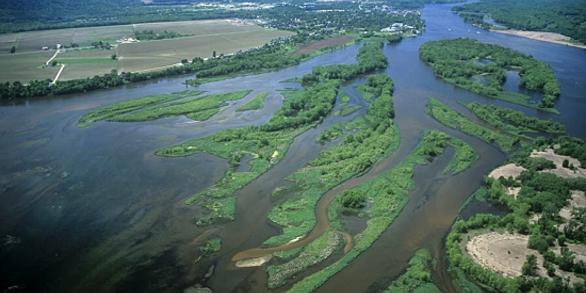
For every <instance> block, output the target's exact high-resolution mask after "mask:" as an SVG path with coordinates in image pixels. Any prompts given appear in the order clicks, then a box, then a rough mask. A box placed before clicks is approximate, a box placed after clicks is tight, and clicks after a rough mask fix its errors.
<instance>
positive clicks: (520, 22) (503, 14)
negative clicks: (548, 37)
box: [454, 0, 586, 43]
mask: <svg viewBox="0 0 586 293" xmlns="http://www.w3.org/2000/svg"><path fill="white" fill-rule="evenodd" d="M454 10H455V11H458V12H460V13H461V14H462V15H481V16H482V15H484V14H488V15H490V16H491V17H492V18H493V19H494V20H495V21H497V22H498V23H499V24H503V25H505V26H507V27H511V28H515V29H519V30H529V31H549V32H556V33H561V34H563V35H566V36H570V37H572V38H573V39H575V40H578V41H580V42H582V43H586V27H585V26H584V23H585V22H586V1H584V0H524V1H508V0H481V1H478V2H475V3H470V4H466V5H463V6H456V7H454ZM467 19H468V20H469V21H472V22H473V23H477V24H483V20H482V17H475V18H471V17H468V18H467Z"/></svg>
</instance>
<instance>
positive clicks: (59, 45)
mask: <svg viewBox="0 0 586 293" xmlns="http://www.w3.org/2000/svg"><path fill="white" fill-rule="evenodd" d="M55 47H56V48H57V49H61V47H63V46H62V45H61V44H57V45H55Z"/></svg>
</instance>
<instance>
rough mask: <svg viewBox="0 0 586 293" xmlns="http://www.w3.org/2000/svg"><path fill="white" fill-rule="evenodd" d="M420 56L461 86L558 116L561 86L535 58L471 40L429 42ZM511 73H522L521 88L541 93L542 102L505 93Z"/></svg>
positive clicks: (548, 67)
mask: <svg viewBox="0 0 586 293" xmlns="http://www.w3.org/2000/svg"><path fill="white" fill-rule="evenodd" d="M419 55H420V58H421V60H423V61H424V62H426V63H427V64H429V65H430V66H431V68H432V69H433V72H434V73H435V74H436V75H437V76H439V77H440V78H442V79H444V80H445V81H447V82H449V83H451V84H454V85H456V86H458V87H461V88H464V89H467V90H470V91H472V92H474V93H477V94H480V95H483V96H487V97H490V98H495V99H500V100H504V101H507V102H510V103H515V104H519V105H523V106H526V107H531V108H536V109H539V110H542V111H548V112H553V113H558V111H557V110H556V109H555V105H554V103H555V101H556V100H557V98H558V97H559V95H560V86H559V83H558V81H557V79H556V77H555V75H554V73H553V70H552V69H551V67H550V66H548V65H547V64H545V63H543V62H541V61H538V60H536V59H535V58H533V57H530V56H527V55H524V54H522V53H519V52H517V51H514V50H511V49H508V48H503V47H500V46H497V45H492V44H486V43H482V42H479V41H475V40H470V39H453V40H441V41H431V42H427V43H425V44H423V45H422V46H421V48H420V50H419ZM507 71H516V72H517V73H518V74H519V76H520V80H521V82H520V86H522V87H524V88H526V89H528V90H533V91H537V92H539V93H541V94H542V98H541V101H539V103H536V102H534V101H531V99H530V97H529V96H526V95H524V94H520V93H517V92H510V91H505V90H503V84H504V83H505V81H506V72H507Z"/></svg>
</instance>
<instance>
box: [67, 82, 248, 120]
mask: <svg viewBox="0 0 586 293" xmlns="http://www.w3.org/2000/svg"><path fill="white" fill-rule="evenodd" d="M249 93H250V91H246V90H244V91H238V92H231V93H222V94H213V95H207V96H203V97H198V95H200V94H201V92H199V91H186V92H180V93H175V94H165V95H159V96H148V97H144V98H140V99H135V100H131V101H128V102H121V103H116V104H113V105H111V106H106V107H102V108H98V109H96V110H94V111H92V112H90V113H87V114H85V115H83V116H82V117H81V118H80V120H79V123H78V125H79V126H82V127H84V126H88V125H90V124H91V123H93V122H97V121H102V120H105V121H118V122H138V121H149V120H155V119H159V118H163V117H168V116H177V115H186V116H187V117H188V118H191V119H194V120H198V121H202V120H207V119H209V118H210V117H211V116H213V115H214V114H216V113H218V112H219V111H220V109H221V107H223V106H225V105H227V103H228V102H229V101H235V100H240V99H242V98H244V97H245V96H246V95H248V94H249Z"/></svg>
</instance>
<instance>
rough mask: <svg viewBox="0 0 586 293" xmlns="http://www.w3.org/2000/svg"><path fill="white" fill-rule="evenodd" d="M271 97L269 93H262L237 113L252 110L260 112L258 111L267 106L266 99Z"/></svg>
mask: <svg viewBox="0 0 586 293" xmlns="http://www.w3.org/2000/svg"><path fill="white" fill-rule="evenodd" d="M268 95H269V93H265V92H263V93H260V94H258V95H256V96H255V97H254V98H253V99H252V100H250V101H249V102H248V103H246V104H244V105H242V106H241V107H240V108H238V109H236V111H238V112H244V111H250V110H258V109H262V108H263V107H264V105H265V99H266V98H267V96H268Z"/></svg>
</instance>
